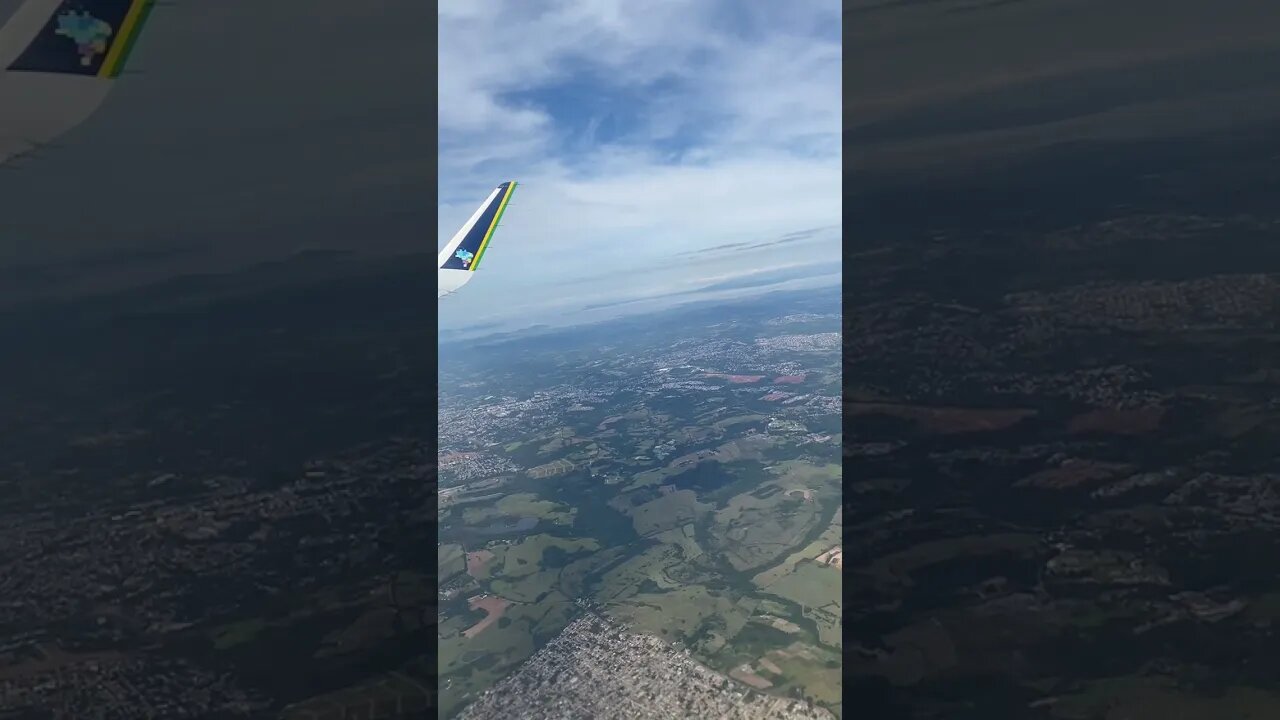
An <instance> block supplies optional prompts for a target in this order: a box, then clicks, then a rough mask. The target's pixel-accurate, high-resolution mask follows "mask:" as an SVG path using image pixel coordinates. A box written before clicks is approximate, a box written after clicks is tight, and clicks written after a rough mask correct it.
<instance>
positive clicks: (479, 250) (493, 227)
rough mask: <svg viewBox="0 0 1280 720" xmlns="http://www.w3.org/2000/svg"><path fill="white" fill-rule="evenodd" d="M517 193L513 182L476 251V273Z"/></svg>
mask: <svg viewBox="0 0 1280 720" xmlns="http://www.w3.org/2000/svg"><path fill="white" fill-rule="evenodd" d="M515 191H516V183H515V181H514V180H513V181H512V182H511V184H510V185H508V186H507V192H506V194H505V195H503V196H502V204H500V205H498V212H496V213H494V214H493V221H492V222H490V223H489V229H488V231H486V232H485V234H484V240H482V241H481V242H480V247H479V248H477V249H476V259H475V261H474V262H472V263H471V269H472V270H473V271H474V270H475V269H476V267H477V266H479V265H480V258H482V257H484V251H485V249H486V248H488V247H489V240H490V239H491V238H492V237H493V231H494V230H496V229H497V228H498V221H499V220H501V219H502V213H504V212H506V211H507V201H508V200H510V199H511V194H512V193H514V192H515Z"/></svg>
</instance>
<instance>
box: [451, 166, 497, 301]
mask: <svg viewBox="0 0 1280 720" xmlns="http://www.w3.org/2000/svg"><path fill="white" fill-rule="evenodd" d="M515 191H516V183H515V181H508V182H504V183H502V184H501V185H499V186H498V187H496V188H494V190H493V192H491V193H489V197H488V198H486V199H485V201H484V204H483V205H481V206H480V209H478V210H476V211H475V213H474V214H472V215H471V219H470V220H468V221H467V224H465V225H463V226H462V229H461V230H459V231H458V233H457V234H456V235H454V236H453V239H452V240H450V241H449V243H448V244H447V245H445V246H444V249H443V250H441V251H440V255H439V257H438V258H437V260H438V263H437V265H438V267H439V268H440V272H439V278H438V281H437V285H436V299H439V298H442V297H444V296H445V295H448V294H450V293H453V292H456V291H457V290H458V288H460V287H462V286H463V285H466V284H467V282H468V281H470V280H471V276H472V274H474V273H475V271H476V268H478V267H480V258H482V257H484V251H485V249H486V248H488V247H489V241H490V240H491V239H493V231H494V230H495V229H496V228H497V227H498V221H499V220H501V219H502V213H503V212H504V211H505V210H506V209H507V201H509V200H510V199H511V195H512V193H514V192H515Z"/></svg>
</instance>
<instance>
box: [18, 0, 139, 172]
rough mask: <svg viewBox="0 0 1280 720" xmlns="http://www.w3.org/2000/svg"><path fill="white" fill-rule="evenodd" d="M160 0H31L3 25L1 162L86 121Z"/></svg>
mask: <svg viewBox="0 0 1280 720" xmlns="http://www.w3.org/2000/svg"><path fill="white" fill-rule="evenodd" d="M154 4H155V0H26V1H25V2H23V3H22V5H20V6H19V7H18V9H17V10H16V11H14V13H13V15H12V16H11V17H10V18H9V22H7V23H5V25H4V27H0V164H3V163H4V162H6V161H7V160H9V159H10V158H13V157H16V156H17V155H21V154H23V153H26V152H29V151H31V150H34V149H36V148H38V147H40V146H41V145H45V144H47V143H49V142H51V141H52V140H54V139H55V138H57V137H58V136H59V135H62V134H63V133H65V132H67V131H68V130H70V129H72V128H74V127H75V126H76V125H79V124H80V123H82V122H84V121H85V120H86V119H87V118H88V117H89V116H90V115H92V114H93V113H94V111H96V110H97V109H98V106H99V105H101V104H102V101H103V100H104V99H106V97H107V93H108V92H110V90H111V86H112V84H113V83H114V81H115V78H116V77H118V76H119V75H120V73H121V72H122V71H123V70H124V66H125V63H126V62H127V61H128V59H129V53H130V52H131V51H132V50H133V46H134V43H135V42H137V40H138V35H139V34H140V33H141V31H142V26H143V24H145V22H146V19H147V15H148V14H149V13H150V12H151V8H152V6H153V5H154Z"/></svg>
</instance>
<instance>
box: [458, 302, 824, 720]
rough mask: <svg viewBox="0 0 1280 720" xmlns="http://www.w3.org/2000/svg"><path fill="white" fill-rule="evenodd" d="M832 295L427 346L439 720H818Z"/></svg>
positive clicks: (689, 310)
mask: <svg viewBox="0 0 1280 720" xmlns="http://www.w3.org/2000/svg"><path fill="white" fill-rule="evenodd" d="M838 299H839V298H838V288H836V287H829V288H827V289H820V290H810V291H799V292H775V293H768V294H765V295H763V296H761V297H756V298H752V299H750V300H739V301H734V302H732V303H728V304H724V303H711V304H709V305H706V306H704V305H703V304H697V305H694V306H692V307H686V308H679V309H674V310H668V311H664V312H661V313H657V314H645V315H641V316H637V317H634V318H627V319H621V320H615V321H611V322H608V323H604V324H601V325H599V326H590V325H589V326H580V327H576V328H573V329H570V330H563V331H558V332H546V333H543V334H537V335H533V336H530V337H518V338H514V339H502V340H499V341H488V342H483V343H471V344H466V345H463V346H450V345H447V344H442V346H441V361H440V387H441V393H440V402H441V406H440V465H439V472H440V491H439V494H440V504H439V512H440V520H439V537H440V541H439V557H438V560H439V581H440V596H439V603H440V604H439V614H440V621H439V628H438V634H439V663H440V665H439V667H440V678H439V684H440V698H441V712H442V716H443V717H454V716H455V715H456V716H457V717H465V718H498V717H534V716H536V712H535V710H534V709H535V708H538V707H544V706H545V707H558V708H561V709H562V710H563V711H564V712H566V713H567V714H566V715H565V717H735V718H773V717H781V718H830V717H840V716H841V680H840V651H841V625H840V620H841V607H840V604H841V584H840V578H841V574H840V568H841V545H840V537H841V522H842V509H841V504H840V498H841V493H840V485H841V474H840V465H839V461H840V439H841V436H840V400H839V394H840V374H839V367H840V364H839V348H840V339H839V328H840V319H839V314H838V313H837V312H835V311H834V310H835V308H836V307H838ZM678 667H687V670H683V671H680V672H677V671H675V670H674V668H678ZM550 668H554V671H552V670H551V669H550ZM593 674H594V675H598V676H599V677H594V675H593ZM579 681H581V682H579ZM587 688H590V690H589V691H588V692H584V691H586V690H587ZM647 698H667V701H669V702H672V703H675V704H674V705H672V706H671V707H670V708H668V709H667V710H665V711H663V710H660V709H654V708H647V709H645V710H644V712H640V711H639V710H637V711H636V712H640V714H632V712H631V711H629V710H628V708H629V706H631V705H633V704H636V705H639V706H641V707H643V706H644V704H645V703H648V702H650V701H649V700H647ZM517 699H519V701H520V702H524V703H532V704H530V705H527V706H526V707H527V710H523V711H520V712H518V713H517V714H516V715H511V714H504V713H512V712H516V709H515V706H513V703H514V702H516V701H517ZM592 703H598V705H592ZM593 707H594V708H595V709H594V710H593V709H592V708H593ZM459 710H461V712H460V713H459Z"/></svg>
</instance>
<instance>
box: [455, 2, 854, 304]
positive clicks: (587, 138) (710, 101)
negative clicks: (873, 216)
mask: <svg viewBox="0 0 1280 720" xmlns="http://www.w3.org/2000/svg"><path fill="white" fill-rule="evenodd" d="M439 21H440V36H439V37H440V58H439V60H440V63H439V78H440V83H439V93H440V94H439V103H440V110H439V120H440V166H439V167H440V170H439V172H440V197H439V211H440V225H439V228H438V236H439V238H440V241H441V242H443V241H444V240H445V239H447V238H448V237H450V236H451V235H452V234H453V232H454V231H455V230H456V229H457V228H458V226H460V225H461V224H462V222H464V221H465V219H466V217H467V216H468V215H469V214H470V213H471V212H472V211H473V210H474V208H475V207H476V205H478V203H479V202H480V200H482V199H483V198H484V196H485V195H486V194H487V192H488V191H489V190H490V189H491V188H492V187H493V186H494V185H495V184H497V183H498V182H501V181H503V180H507V179H515V180H518V181H520V182H521V187H520V189H519V190H518V191H517V194H516V196H515V199H514V200H513V202H512V205H511V207H510V209H509V210H508V212H507V214H506V216H505V217H504V219H503V227H502V229H501V230H500V232H499V234H498V235H497V236H496V237H495V239H494V245H493V251H492V252H491V253H489V254H488V255H487V256H486V258H485V264H484V268H483V271H482V272H481V273H480V274H478V275H477V277H476V279H475V281H474V282H472V283H471V284H470V285H469V286H468V293H466V295H465V296H464V295H462V294H459V296H458V297H456V298H454V299H453V300H452V301H450V302H445V303H442V304H441V308H440V321H441V326H442V327H444V328H450V327H453V328H459V327H466V326H470V325H473V324H480V323H493V322H504V323H505V322H516V323H518V322H526V323H529V324H532V323H539V322H546V321H548V319H553V318H558V319H560V320H561V321H564V320H565V319H566V318H572V317H574V316H575V313H577V312H578V311H580V310H582V309H583V308H586V307H588V306H592V305H595V306H600V305H604V304H614V303H618V305H617V307H619V308H626V307H631V305H628V304H626V303H625V301H626V300H628V299H633V298H639V297H654V296H656V295H670V296H671V297H683V296H684V293H685V291H689V290H693V289H696V288H698V287H701V286H705V285H706V284H707V282H708V279H709V278H711V277H717V278H722V277H725V276H731V275H734V274H748V273H755V272H759V271H762V270H769V269H771V268H775V269H776V268H780V267H783V266H790V265H794V264H796V263H816V262H822V261H828V260H829V261H833V262H834V261H836V260H837V259H838V258H839V254H838V253H839V240H840V218H841V192H840V188H841V161H840V129H841V125H840V123H841V99H840V90H841V88H840V72H841V70H840V59H841V49H840V36H839V32H840V31H839V27H840V7H839V5H838V4H836V3H834V2H817V1H808V2H801V3H788V4H785V7H784V6H783V4H773V3H736V2H729V1H726V2H706V1H705V0H681V1H678V2H677V1H667V2H654V3H638V4H637V3H624V2H620V1H616V0H581V1H578V2H524V1H523V0H508V2H499V3H467V2H463V1H462V0H449V1H448V2H444V3H442V4H441V8H440V11H439ZM815 228H816V229H817V230H815ZM807 231H813V232H812V233H811V234H808V235H803V236H802V235H796V233H805V232H807ZM789 236H790V237H789ZM788 237H789V241H788V242H782V243H779V242H778V241H779V240H780V239H787V238H788ZM724 246H732V247H724ZM717 247H720V251H717V252H704V251H710V250H713V249H715V248H717ZM646 307H647V305H646ZM592 315H594V313H593V314H592ZM584 319H585V318H584Z"/></svg>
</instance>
